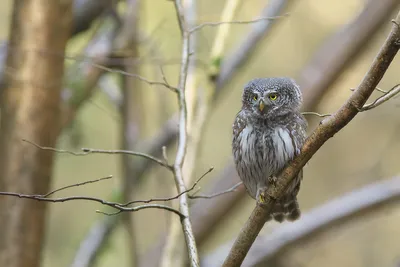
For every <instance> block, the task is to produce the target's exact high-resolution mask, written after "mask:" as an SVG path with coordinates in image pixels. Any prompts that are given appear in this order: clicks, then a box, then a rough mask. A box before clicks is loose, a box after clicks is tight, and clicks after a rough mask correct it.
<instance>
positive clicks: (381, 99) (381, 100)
mask: <svg viewBox="0 0 400 267" xmlns="http://www.w3.org/2000/svg"><path fill="white" fill-rule="evenodd" d="M399 92H400V84H398V85H396V86H395V87H393V88H392V89H390V90H389V91H388V92H386V93H385V94H384V95H383V96H380V97H378V98H377V99H376V100H375V101H374V102H372V103H371V104H366V105H364V106H363V107H362V108H361V110H360V111H366V110H370V109H373V108H376V107H377V106H379V105H381V104H383V103H385V102H386V101H388V100H389V99H391V98H392V97H394V96H396V95H397V94H398V93H399Z"/></svg>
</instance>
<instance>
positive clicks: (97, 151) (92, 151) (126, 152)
mask: <svg viewBox="0 0 400 267" xmlns="http://www.w3.org/2000/svg"><path fill="white" fill-rule="evenodd" d="M22 141H23V142H27V143H29V144H31V145H34V146H35V147H37V148H39V149H42V150H49V151H53V152H56V153H63V154H70V155H73V156H86V155H89V154H124V155H132V156H138V157H142V158H146V159H149V160H151V161H153V162H156V163H158V164H159V165H161V166H163V167H165V168H167V169H168V170H172V166H170V165H168V164H167V163H166V162H165V161H163V160H161V159H158V158H156V157H153V156H151V155H148V154H145V153H141V152H135V151H130V150H106V149H94V148H82V151H83V152H73V151H69V150H65V149H57V148H54V147H46V146H41V145H38V144H36V143H34V142H32V141H29V140H26V139H22Z"/></svg>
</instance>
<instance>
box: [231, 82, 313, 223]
mask: <svg viewBox="0 0 400 267" xmlns="http://www.w3.org/2000/svg"><path fill="white" fill-rule="evenodd" d="M301 103H302V95H301V91H300V88H299V86H298V85H297V84H296V83H295V82H294V81H293V80H292V79H290V78H260V79H254V80H251V81H250V82H249V83H248V84H247V85H246V86H245V87H244V91H243V96H242V104H243V105H242V109H241V110H240V111H239V113H238V114H237V116H236V119H235V122H234V124H233V141H232V152H233V157H234V161H235V165H236V170H237V172H238V174H239V177H240V179H241V180H242V181H243V184H244V185H245V187H246V189H247V192H248V193H249V195H250V196H251V197H253V198H254V199H256V200H257V201H258V202H259V203H261V204H262V202H263V196H262V194H260V193H261V192H263V191H264V189H266V188H267V187H268V186H271V185H273V183H274V181H276V178H277V177H278V176H279V174H280V172H281V171H282V169H283V168H284V167H285V166H286V165H287V163H288V162H289V161H290V160H292V159H293V158H294V157H295V156H296V155H298V154H299V153H300V149H301V147H302V145H303V143H304V141H305V139H306V128H307V121H306V120H305V118H304V116H303V115H302V114H301V113H300V106H301ZM302 178H303V171H302V170H301V171H300V172H299V173H298V175H297V177H296V178H295V179H294V180H293V182H292V183H291V184H290V186H289V187H288V189H287V190H286V192H285V194H284V196H283V197H282V198H281V199H279V200H277V201H276V203H275V205H274V207H273V208H272V211H271V215H270V216H271V218H273V219H274V220H276V221H278V222H282V221H283V220H285V219H286V220H290V221H293V220H296V219H298V218H299V217H300V209H299V205H298V202H297V193H298V192H299V189H300V182H301V180H302ZM271 218H269V219H271Z"/></svg>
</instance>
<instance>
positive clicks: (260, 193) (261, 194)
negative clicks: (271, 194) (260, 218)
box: [256, 187, 267, 205]
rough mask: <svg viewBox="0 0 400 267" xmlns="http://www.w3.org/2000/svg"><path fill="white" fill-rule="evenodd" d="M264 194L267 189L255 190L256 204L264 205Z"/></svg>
mask: <svg viewBox="0 0 400 267" xmlns="http://www.w3.org/2000/svg"><path fill="white" fill-rule="evenodd" d="M266 192H267V187H260V188H258V189H257V195H256V200H257V203H258V204H260V205H264V204H265V202H266V197H267V196H266Z"/></svg>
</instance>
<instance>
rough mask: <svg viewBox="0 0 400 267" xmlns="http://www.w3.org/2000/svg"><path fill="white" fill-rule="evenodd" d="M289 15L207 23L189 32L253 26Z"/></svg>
mask: <svg viewBox="0 0 400 267" xmlns="http://www.w3.org/2000/svg"><path fill="white" fill-rule="evenodd" d="M288 15H289V14H284V15H282V16H274V17H263V18H258V19H253V20H234V21H219V22H205V23H202V24H199V25H197V26H196V27H194V28H192V29H190V30H189V33H193V32H195V31H198V30H200V29H202V28H204V27H217V26H221V25H224V24H252V23H256V22H260V21H266V20H276V19H281V18H285V17H287V16H288Z"/></svg>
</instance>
